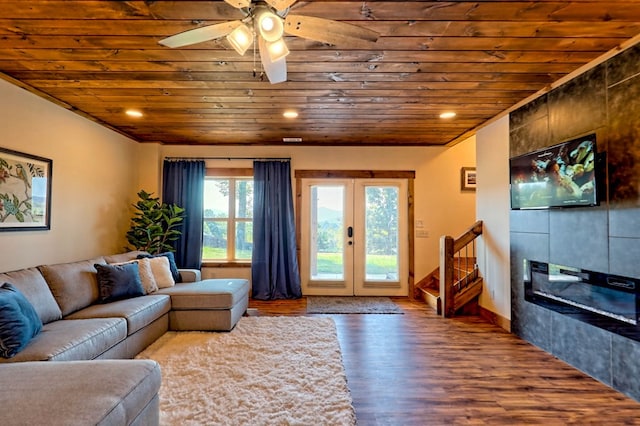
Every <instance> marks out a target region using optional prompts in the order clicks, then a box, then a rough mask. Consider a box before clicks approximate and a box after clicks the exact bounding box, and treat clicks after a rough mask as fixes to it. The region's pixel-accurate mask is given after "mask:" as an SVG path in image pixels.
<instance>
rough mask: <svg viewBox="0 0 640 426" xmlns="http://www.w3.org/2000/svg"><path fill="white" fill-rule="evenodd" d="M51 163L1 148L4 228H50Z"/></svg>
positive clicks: (0, 193) (0, 225)
mask: <svg viewBox="0 0 640 426" xmlns="http://www.w3.org/2000/svg"><path fill="white" fill-rule="evenodd" d="M50 164H51V162H50V160H46V159H42V160H41V159H39V158H37V157H34V158H31V157H30V156H26V155H24V154H20V153H18V152H13V151H4V150H0V229H2V228H16V227H17V228H34V227H48V223H47V222H48V220H47V214H48V211H47V210H48V190H49V189H48V187H49V184H50V182H49V180H50V179H49V176H50V169H51V165H50Z"/></svg>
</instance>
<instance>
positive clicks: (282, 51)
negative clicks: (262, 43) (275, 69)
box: [267, 39, 289, 62]
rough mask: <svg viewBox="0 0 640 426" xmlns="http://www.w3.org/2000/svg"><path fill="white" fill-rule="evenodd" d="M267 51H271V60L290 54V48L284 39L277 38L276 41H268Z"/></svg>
mask: <svg viewBox="0 0 640 426" xmlns="http://www.w3.org/2000/svg"><path fill="white" fill-rule="evenodd" d="M267 51H268V52H269V58H271V62H275V61H278V60H280V59H282V58H285V57H286V56H287V55H288V54H289V48H288V47H287V45H286V43H285V42H284V40H283V39H280V40H276V41H274V42H267Z"/></svg>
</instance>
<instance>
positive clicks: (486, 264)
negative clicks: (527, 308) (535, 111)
mask: <svg viewBox="0 0 640 426" xmlns="http://www.w3.org/2000/svg"><path fill="white" fill-rule="evenodd" d="M508 158H509V117H508V116H505V117H503V118H501V119H500V120H498V121H496V122H495V123H493V124H490V125H489V126H487V127H485V128H483V129H481V130H480V131H479V132H478V134H477V135H476V160H477V166H476V167H477V179H478V188H477V192H476V197H477V198H476V212H477V213H476V216H477V218H478V219H479V220H482V221H483V233H482V237H481V239H480V243H479V244H478V265H479V268H480V272H481V274H482V277H483V278H484V290H483V293H482V295H481V297H480V305H481V306H482V307H484V308H486V309H488V310H490V311H492V312H494V313H496V314H498V315H500V316H501V317H503V318H505V319H507V320H510V319H511V286H510V278H509V277H510V272H509V271H510V266H509V265H510V264H509V211H510V201H509V161H508Z"/></svg>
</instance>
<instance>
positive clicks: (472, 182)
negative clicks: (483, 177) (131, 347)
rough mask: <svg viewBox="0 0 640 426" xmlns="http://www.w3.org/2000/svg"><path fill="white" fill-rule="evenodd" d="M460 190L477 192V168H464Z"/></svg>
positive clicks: (461, 171)
mask: <svg viewBox="0 0 640 426" xmlns="http://www.w3.org/2000/svg"><path fill="white" fill-rule="evenodd" d="M460 190H462V191H475V190H476V168H475V167H463V168H462V169H460Z"/></svg>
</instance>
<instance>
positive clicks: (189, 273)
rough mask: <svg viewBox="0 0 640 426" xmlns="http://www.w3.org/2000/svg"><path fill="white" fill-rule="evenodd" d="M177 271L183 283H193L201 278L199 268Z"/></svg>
mask: <svg viewBox="0 0 640 426" xmlns="http://www.w3.org/2000/svg"><path fill="white" fill-rule="evenodd" d="M178 271H180V276H181V277H182V282H183V283H194V282H196V281H200V280H201V279H202V276H201V274H200V270H199V269H178Z"/></svg>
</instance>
